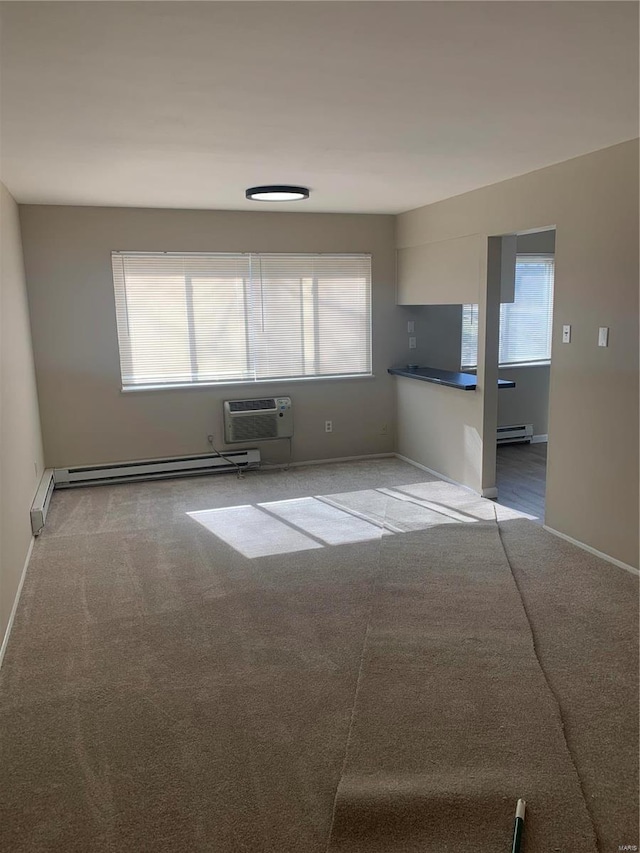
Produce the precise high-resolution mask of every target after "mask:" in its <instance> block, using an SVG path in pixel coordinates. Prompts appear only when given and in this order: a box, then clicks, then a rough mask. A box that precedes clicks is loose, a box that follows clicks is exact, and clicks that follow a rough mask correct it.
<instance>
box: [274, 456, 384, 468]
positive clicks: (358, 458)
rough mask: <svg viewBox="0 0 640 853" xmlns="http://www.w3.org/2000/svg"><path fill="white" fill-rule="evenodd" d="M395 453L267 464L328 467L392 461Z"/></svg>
mask: <svg viewBox="0 0 640 853" xmlns="http://www.w3.org/2000/svg"><path fill="white" fill-rule="evenodd" d="M396 455H397V454H395V453H368V454H364V455H363V456H333V457H332V458H331V459H305V460H304V462H291V464H288V463H287V462H282V463H280V462H275V463H274V462H269V463H268V464H269V467H270V468H277V467H281V468H302V467H304V466H305V465H330V464H331V463H332V462H364V461H366V460H367V459H392V458H393V457H394V456H396Z"/></svg>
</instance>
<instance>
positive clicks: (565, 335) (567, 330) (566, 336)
mask: <svg viewBox="0 0 640 853" xmlns="http://www.w3.org/2000/svg"><path fill="white" fill-rule="evenodd" d="M562 343H563V344H570V343H571V326H569V325H566V326H563V327H562Z"/></svg>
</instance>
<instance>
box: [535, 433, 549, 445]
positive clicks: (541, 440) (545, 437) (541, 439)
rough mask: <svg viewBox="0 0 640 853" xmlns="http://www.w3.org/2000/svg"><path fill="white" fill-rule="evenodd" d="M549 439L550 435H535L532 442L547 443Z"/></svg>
mask: <svg viewBox="0 0 640 853" xmlns="http://www.w3.org/2000/svg"><path fill="white" fill-rule="evenodd" d="M547 441H549V436H548V435H534V436H532V438H531V444H545V443H546V442H547Z"/></svg>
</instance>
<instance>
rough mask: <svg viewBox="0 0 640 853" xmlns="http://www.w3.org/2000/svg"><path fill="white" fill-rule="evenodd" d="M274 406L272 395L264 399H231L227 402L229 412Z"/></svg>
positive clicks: (272, 407) (249, 410)
mask: <svg viewBox="0 0 640 853" xmlns="http://www.w3.org/2000/svg"><path fill="white" fill-rule="evenodd" d="M275 407H276V401H275V400H274V399H273V397H269V398H267V399H265V400H231V401H230V402H229V411H230V412H256V411H260V410H262V409H271V411H273V410H274V409H275Z"/></svg>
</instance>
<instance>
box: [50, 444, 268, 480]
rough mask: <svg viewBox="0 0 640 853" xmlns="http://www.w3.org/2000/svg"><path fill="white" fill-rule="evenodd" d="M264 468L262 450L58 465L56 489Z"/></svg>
mask: <svg viewBox="0 0 640 853" xmlns="http://www.w3.org/2000/svg"><path fill="white" fill-rule="evenodd" d="M259 467H260V451H259V450H253V449H252V450H230V451H229V452H228V453H225V454H224V456H213V455H212V454H210V453H207V454H206V455H204V456H179V457H174V458H171V459H146V460H141V461H139V462H113V463H111V464H108V465H85V466H82V467H77V468H56V469H55V470H54V472H53V476H54V479H55V487H56V489H60V488H62V489H64V488H69V487H70V486H97V485H100V484H104V485H106V484H108V483H129V482H132V481H136V480H165V479H167V478H169V477H190V476H194V475H195V474H218V473H222V472H224V471H237V470H238V469H240V470H250V469H253V468H259Z"/></svg>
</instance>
